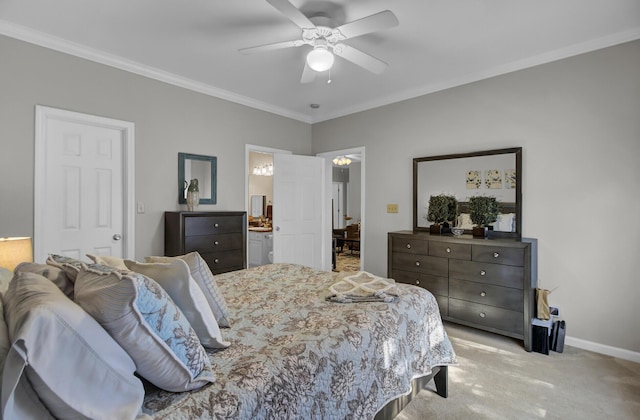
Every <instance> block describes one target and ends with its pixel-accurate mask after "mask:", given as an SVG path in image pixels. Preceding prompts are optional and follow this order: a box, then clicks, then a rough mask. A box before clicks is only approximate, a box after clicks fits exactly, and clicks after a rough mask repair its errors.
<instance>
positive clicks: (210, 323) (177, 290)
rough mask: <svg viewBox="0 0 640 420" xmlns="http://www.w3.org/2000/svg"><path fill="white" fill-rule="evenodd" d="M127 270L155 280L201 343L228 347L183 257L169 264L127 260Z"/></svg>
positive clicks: (207, 345)
mask: <svg viewBox="0 0 640 420" xmlns="http://www.w3.org/2000/svg"><path fill="white" fill-rule="evenodd" d="M125 264H126V265H127V267H129V270H131V271H134V272H136V273H140V274H143V275H145V276H147V277H150V278H152V279H153V280H155V281H157V282H158V284H160V286H162V288H163V289H164V290H165V291H166V292H167V293H168V294H169V296H171V299H173V301H174V302H175V303H176V305H178V307H179V308H180V310H182V313H183V314H184V315H185V316H186V317H187V319H188V320H189V323H191V326H192V327H193V329H194V331H195V332H196V334H197V335H198V338H199V339H200V342H201V343H202V345H203V346H205V347H207V348H212V349H220V348H227V347H229V344H230V343H228V342H225V341H224V340H223V339H222V335H221V334H220V328H218V322H217V321H216V318H215V316H214V315H213V312H212V311H211V308H210V307H209V303H208V302H207V298H206V297H205V296H204V293H203V292H202V290H201V289H200V286H198V284H197V283H196V281H195V280H194V279H193V277H191V273H190V272H189V266H188V265H187V263H186V262H184V261H183V260H179V259H176V260H173V261H172V262H170V263H140V262H136V261H130V260H126V261H125Z"/></svg>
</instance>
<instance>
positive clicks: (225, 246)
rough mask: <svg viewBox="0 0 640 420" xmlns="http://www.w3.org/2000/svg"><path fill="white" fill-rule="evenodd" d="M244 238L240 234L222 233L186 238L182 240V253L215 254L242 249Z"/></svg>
mask: <svg viewBox="0 0 640 420" xmlns="http://www.w3.org/2000/svg"><path fill="white" fill-rule="evenodd" d="M243 244H244V237H243V236H242V233H223V234H221V235H200V236H188V237H186V238H185V240H184V252H185V253H189V252H193V251H198V252H199V253H201V254H202V253H203V252H217V251H228V250H231V249H242V246H243Z"/></svg>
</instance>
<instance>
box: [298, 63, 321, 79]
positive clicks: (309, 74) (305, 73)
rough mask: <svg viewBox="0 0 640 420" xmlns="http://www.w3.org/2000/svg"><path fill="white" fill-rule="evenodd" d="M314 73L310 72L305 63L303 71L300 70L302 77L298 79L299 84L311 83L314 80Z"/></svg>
mask: <svg viewBox="0 0 640 420" xmlns="http://www.w3.org/2000/svg"><path fill="white" fill-rule="evenodd" d="M316 73H317V72H315V71H313V70H311V67H309V65H308V64H307V62H306V61H305V63H304V69H303V70H302V77H301V78H300V83H311V82H313V81H314V80H315V79H316Z"/></svg>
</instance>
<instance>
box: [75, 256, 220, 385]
mask: <svg viewBox="0 0 640 420" xmlns="http://www.w3.org/2000/svg"><path fill="white" fill-rule="evenodd" d="M75 298H76V302H77V303H78V304H79V305H80V306H82V308H84V310H85V311H87V312H88V313H89V314H90V315H91V316H93V317H94V318H95V319H96V320H97V321H98V322H99V323H100V324H101V325H102V326H103V327H104V329H106V330H107V332H109V334H111V336H112V337H113V338H114V339H115V341H116V342H118V344H120V346H122V348H123V349H125V350H126V352H127V353H129V355H130V356H131V358H132V359H133V360H134V361H135V363H136V367H137V372H138V373H139V374H140V375H141V376H142V377H143V378H145V379H147V380H148V381H149V382H151V383H153V384H154V385H156V386H157V387H158V388H161V389H164V390H167V391H172V392H182V391H189V390H192V389H197V388H200V387H202V386H203V385H206V384H207V383H209V382H213V381H214V379H215V378H214V376H213V372H212V370H211V364H210V362H209V358H208V356H207V353H206V352H205V350H204V347H202V345H201V344H200V341H199V340H198V336H197V335H196V333H195V331H194V330H193V328H192V327H191V325H190V324H189V321H188V320H187V318H186V317H185V316H184V314H183V313H182V311H180V309H179V308H178V306H176V304H175V303H174V302H173V300H172V299H171V297H169V295H168V294H167V292H165V291H164V289H163V288H162V287H160V285H159V284H158V283H157V282H155V281H154V280H153V279H150V278H149V277H146V276H144V275H142V274H139V273H133V272H124V271H118V270H115V269H113V268H111V267H105V266H102V265H98V264H91V265H88V266H87V265H83V266H82V267H81V269H80V272H79V273H78V277H77V279H76V283H75Z"/></svg>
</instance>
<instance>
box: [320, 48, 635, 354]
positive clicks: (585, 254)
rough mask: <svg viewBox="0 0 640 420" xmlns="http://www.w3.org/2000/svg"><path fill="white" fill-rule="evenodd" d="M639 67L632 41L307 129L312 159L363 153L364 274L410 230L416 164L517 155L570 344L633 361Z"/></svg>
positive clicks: (380, 270)
mask: <svg viewBox="0 0 640 420" xmlns="http://www.w3.org/2000/svg"><path fill="white" fill-rule="evenodd" d="M639 69H640V42H638V41H636V42H632V43H627V44H623V45H620V46H616V47H612V48H607V49H603V50H599V51H596V52H592V53H589V54H584V55H580V56H576V57H572V58H569V59H565V60H561V61H557V62H554V63H551V64H546V65H542V66H538V67H535V68H531V69H528V70H523V71H518V72H514V73H510V74H507V75H504V76H500V77H495V78H492V79H488V80H484V81H481V82H477V83H472V84H468V85H465V86H461V87H458V88H454V89H448V90H445V91H442V92H438V93H433V94H430V95H426V96H423V97H419V98H416V99H413V100H407V101H404V102H400V103H396V104H392V105H388V106H384V107H381V108H377V109H373V110H370V111H366V112H362V113H358V114H354V115H350V116H346V117H343V118H339V119H335V120H330V121H326V122H323V123H319V124H314V125H313V130H312V135H313V152H314V153H320V152H325V151H331V150H337V149H345V148H349V147H356V146H365V147H366V159H367V161H366V167H367V171H366V183H365V185H366V189H367V191H366V203H365V206H363V207H364V209H365V210H364V211H365V212H366V224H365V227H364V229H365V231H366V232H365V234H366V238H367V244H366V252H365V256H364V258H365V260H364V268H365V270H367V271H372V272H374V273H376V274H378V275H385V274H386V270H387V232H389V231H394V230H399V229H411V228H412V159H413V158H414V157H420V156H432V155H440V154H448V153H457V152H471V151H477V150H485V149H497V148H504V147H514V146H522V147H523V168H524V172H523V198H524V199H523V213H524V214H523V223H522V226H523V233H524V236H528V237H535V238H538V239H539V283H540V285H541V286H542V287H544V288H548V289H555V291H553V293H552V294H551V295H550V301H551V304H553V305H555V306H559V307H560V309H561V311H562V315H563V317H564V318H565V319H566V320H567V335H569V336H571V337H572V338H573V339H574V341H573V342H574V343H576V344H582V345H585V344H586V345H587V347H589V346H590V345H591V344H590V343H600V344H601V345H608V346H614V347H618V348H621V349H626V350H628V351H629V353H631V352H636V353H635V354H634V355H633V357H635V358H636V360H637V356H638V353H637V352H640V323H639V322H638V313H637V311H636V310H637V306H638V302H639V301H640V281H639V280H640V274H639V273H640V217H638V214H640V194H639V190H638V188H639V187H638V185H639V182H640V71H639ZM370 168H385V170H384V171H380V170H370ZM387 203H398V204H399V213H398V214H387V213H386V204H387ZM556 288H557V289H556ZM582 340H585V342H582ZM600 350H602V348H600Z"/></svg>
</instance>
